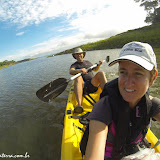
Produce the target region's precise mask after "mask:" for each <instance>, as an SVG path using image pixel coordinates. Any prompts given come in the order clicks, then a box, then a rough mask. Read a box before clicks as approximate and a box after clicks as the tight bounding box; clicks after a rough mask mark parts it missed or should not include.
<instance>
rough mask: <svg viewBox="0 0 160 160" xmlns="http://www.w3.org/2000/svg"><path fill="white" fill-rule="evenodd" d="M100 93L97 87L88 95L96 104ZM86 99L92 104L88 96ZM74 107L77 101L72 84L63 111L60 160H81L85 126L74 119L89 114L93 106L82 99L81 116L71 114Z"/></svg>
mask: <svg viewBox="0 0 160 160" xmlns="http://www.w3.org/2000/svg"><path fill="white" fill-rule="evenodd" d="M100 93H101V89H100V87H99V89H98V91H97V92H95V93H93V94H90V96H91V97H92V98H93V99H94V100H95V101H96V102H97V101H98V100H99V95H100ZM86 97H87V98H88V99H89V100H90V101H91V102H93V100H92V99H91V98H90V97H89V96H86ZM93 103H94V102H93ZM75 106H77V101H76V97H75V94H74V86H73V84H72V86H71V88H70V92H69V96H68V101H67V106H66V110H65V118H64V129H63V136H62V146H61V160H73V159H74V160H82V155H81V151H80V142H81V139H82V136H83V133H84V130H85V127H86V126H85V125H83V124H81V123H80V122H79V119H76V118H77V116H81V115H84V114H86V113H87V112H91V110H92V108H93V106H92V105H91V103H90V102H88V101H87V100H86V99H85V98H84V97H83V102H82V106H83V108H84V112H83V113H82V114H74V113H73V111H74V107H75ZM72 116H73V118H72Z"/></svg>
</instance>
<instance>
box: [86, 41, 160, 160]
mask: <svg viewBox="0 0 160 160" xmlns="http://www.w3.org/2000/svg"><path fill="white" fill-rule="evenodd" d="M115 63H118V64H119V68H118V74H119V76H118V78H116V79H114V80H112V81H111V82H108V83H106V84H105V86H104V89H103V91H102V94H101V99H100V100H99V101H98V102H97V103H96V104H95V106H94V108H93V110H92V112H91V113H90V114H89V116H88V119H89V120H90V122H89V139H88V143H87V149H86V153H85V160H104V159H105V160H119V159H121V158H122V157H124V156H126V155H130V154H132V153H136V152H137V151H138V149H139V146H138V145H139V144H141V143H142V142H143V139H144V137H145V135H146V133H147V130H148V125H149V123H150V118H152V119H153V120H156V121H158V122H160V99H159V98H156V97H154V98H153V97H151V96H150V95H149V87H151V86H152V84H153V83H154V81H155V79H156V77H157V74H158V71H157V63H156V56H155V54H154V51H153V49H152V47H151V46H150V45H149V44H147V43H141V42H130V43H127V44H126V45H124V46H123V48H122V49H121V52H120V55H119V58H117V59H115V60H114V61H112V62H111V63H110V64H109V66H112V65H114V64H115Z"/></svg>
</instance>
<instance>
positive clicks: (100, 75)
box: [97, 71, 105, 78]
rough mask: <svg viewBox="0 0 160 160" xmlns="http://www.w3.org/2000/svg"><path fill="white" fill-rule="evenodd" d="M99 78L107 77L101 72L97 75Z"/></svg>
mask: <svg viewBox="0 0 160 160" xmlns="http://www.w3.org/2000/svg"><path fill="white" fill-rule="evenodd" d="M97 76H98V77H99V78H101V77H104V76H105V73H104V72H103V71H99V72H98V73H97Z"/></svg>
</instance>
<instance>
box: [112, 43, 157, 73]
mask: <svg viewBox="0 0 160 160" xmlns="http://www.w3.org/2000/svg"><path fill="white" fill-rule="evenodd" d="M122 60H129V61H132V62H134V63H136V64H138V65H140V66H141V67H143V68H145V69H146V70H148V71H151V70H152V69H153V68H154V67H155V68H157V62H156V55H155V53H154V51H153V49H152V47H151V46H150V45H149V44H148V43H142V42H130V43H127V44H125V45H124V46H123V48H122V49H121V51H120V54H119V57H118V58H117V59H115V60H114V61H112V62H111V63H109V66H112V65H114V64H115V63H117V62H119V61H122Z"/></svg>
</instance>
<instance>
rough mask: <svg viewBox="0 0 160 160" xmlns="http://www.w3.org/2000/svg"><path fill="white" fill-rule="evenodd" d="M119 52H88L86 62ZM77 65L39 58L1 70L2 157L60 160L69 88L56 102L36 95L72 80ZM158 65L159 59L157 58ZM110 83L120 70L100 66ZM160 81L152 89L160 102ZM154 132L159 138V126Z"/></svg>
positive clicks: (64, 57) (60, 59)
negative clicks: (71, 69) (58, 81)
mask: <svg viewBox="0 0 160 160" xmlns="http://www.w3.org/2000/svg"><path fill="white" fill-rule="evenodd" d="M118 53H119V50H103V51H91V52H87V54H86V57H85V59H89V60H90V61H91V62H92V63H97V62H98V61H99V60H102V59H105V58H106V56H107V55H110V61H111V60H113V59H114V58H115V57H117V55H118ZM74 61H75V59H73V57H72V55H71V54H68V55H61V56H55V57H51V58H40V59H36V60H33V61H28V62H24V63H20V64H17V65H14V66H10V67H8V68H4V69H1V70H0V91H1V93H0V154H1V153H5V154H14V155H15V154H21V155H24V154H25V153H26V152H27V153H28V154H29V155H30V159H33V160H46V159H48V160H51V159H54V160H59V159H60V151H61V137H62V129H63V125H62V122H63V116H64V110H65V106H66V102H67V97H68V92H69V87H70V84H69V85H68V86H67V89H66V90H65V91H64V92H63V93H62V94H61V95H59V96H58V97H57V98H56V99H55V100H54V101H52V102H50V103H44V102H42V101H40V100H39V99H38V98H37V97H36V95H35V93H36V91H37V90H38V89H39V88H41V87H43V86H44V85H46V84H47V83H49V82H50V81H52V80H54V79H57V78H60V77H64V78H70V77H71V76H70V75H69V73H68V71H69V67H70V65H71V64H72V63H73V62H74ZM158 61H160V60H159V57H158ZM101 70H103V71H105V73H106V76H107V79H108V80H111V79H113V78H115V77H117V72H116V71H117V66H116V65H115V66H113V67H108V65H107V63H104V64H103V65H102V66H101ZM159 70H160V69H159ZM159 83H160V81H159V77H158V79H157V81H156V83H155V84H154V86H153V87H152V88H151V90H150V92H151V94H152V95H153V96H157V97H158V98H160V96H159V95H160V91H159V87H160V84H159ZM152 126H153V127H152V128H153V130H154V132H155V133H156V135H157V136H158V137H159V138H160V133H158V130H159V128H160V125H159V124H158V123H156V122H153V124H152Z"/></svg>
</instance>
